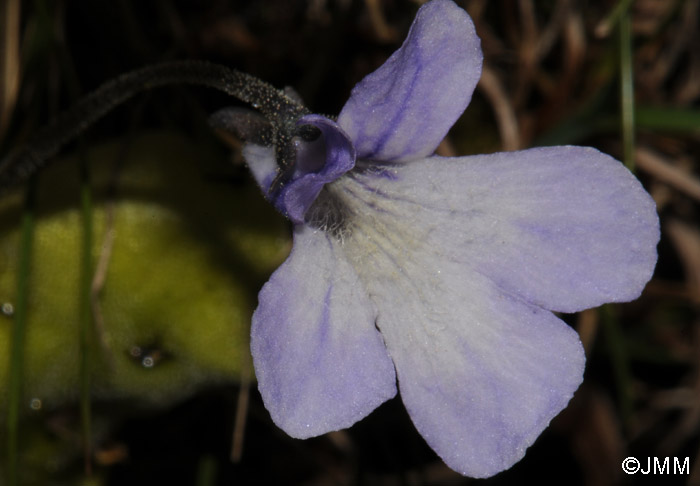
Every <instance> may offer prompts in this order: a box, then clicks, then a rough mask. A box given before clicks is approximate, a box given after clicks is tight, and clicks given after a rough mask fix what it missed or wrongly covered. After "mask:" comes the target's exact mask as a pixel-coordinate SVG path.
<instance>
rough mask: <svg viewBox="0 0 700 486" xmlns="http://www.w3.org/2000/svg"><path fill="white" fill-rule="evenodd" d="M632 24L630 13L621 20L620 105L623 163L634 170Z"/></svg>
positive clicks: (626, 13)
mask: <svg viewBox="0 0 700 486" xmlns="http://www.w3.org/2000/svg"><path fill="white" fill-rule="evenodd" d="M631 24H632V22H631V20H630V15H629V13H628V12H625V14H623V15H622V17H621V18H620V24H619V29H620V103H621V111H622V161H623V162H624V163H625V166H627V168H628V169H629V170H632V171H633V170H634V144H635V142H634V73H633V70H634V66H633V63H632V25H631Z"/></svg>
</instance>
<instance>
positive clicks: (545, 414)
mask: <svg viewBox="0 0 700 486" xmlns="http://www.w3.org/2000/svg"><path fill="white" fill-rule="evenodd" d="M445 263H446V262H444V261H442V260H440V259H437V260H433V259H431V258H426V259H425V260H423V261H417V262H416V263H415V265H412V266H411V267H410V268H409V270H407V276H409V278H410V279H411V281H410V283H409V281H406V283H405V284H404V285H391V284H390V282H389V280H385V281H384V283H383V284H382V285H377V286H376V287H372V288H371V290H370V292H371V293H372V296H373V300H374V302H375V303H376V305H377V307H378V308H379V314H378V317H377V325H378V327H379V329H380V330H381V332H382V335H383V336H384V339H385V341H386V344H387V348H388V350H389V354H390V356H391V357H392V359H393V360H394V364H395V366H396V372H397V375H398V379H399V388H400V390H401V397H402V399H403V402H404V404H405V405H406V409H407V410H408V413H409V415H410V416H411V419H412V420H413V422H414V424H415V426H416V428H417V429H418V431H419V432H420V433H421V435H422V436H423V437H424V438H425V440H426V441H427V443H428V444H429V445H430V446H431V447H432V448H433V449H434V450H435V452H437V454H438V455H439V456H440V457H441V458H442V459H443V460H444V461H445V463H446V464H447V465H448V466H450V467H451V468H453V469H454V470H456V471H458V472H460V473H461V474H464V475H467V476H471V477H489V476H492V475H494V474H496V473H498V472H500V471H502V470H504V469H507V468H509V467H511V466H512V465H513V464H515V463H516V462H517V461H519V460H520V459H521V458H522V457H523V455H524V454H525V450H526V449H527V448H528V447H529V446H530V445H531V444H532V443H533V442H534V441H535V439H536V438H537V437H538V436H539V435H540V433H541V432H542V431H543V430H544V428H545V427H547V425H548V424H549V422H550V420H551V419H552V418H554V417H555V416H556V415H557V414H558V413H559V412H560V411H561V410H562V409H563V408H564V407H566V405H567V403H568V402H569V400H570V399H571V397H572V396H573V393H574V391H575V390H576V388H578V386H579V384H580V383H581V381H582V380H583V369H584V362H585V358H584V354H583V348H582V346H581V344H580V341H579V339H578V335H577V334H576V332H574V331H573V330H572V329H571V328H570V327H568V326H567V325H566V324H564V323H563V322H561V321H560V320H559V319H557V318H556V317H554V315H552V314H551V313H550V312H549V311H546V310H543V309H541V308H539V307H536V306H533V305H531V304H528V303H526V302H523V301H521V300H518V299H517V298H514V297H513V296H509V295H507V294H505V293H502V292H501V291H500V290H499V289H497V288H496V287H495V286H493V284H491V283H490V282H488V280H487V279H486V278H485V277H482V276H479V275H478V274H468V273H462V272H461V270H462V269H461V268H451V269H449V268H448V269H446V270H442V271H440V275H439V276H438V279H439V283H433V282H431V285H428V286H421V285H420V279H421V278H423V279H424V280H425V277H422V276H421V273H423V272H431V273H432V275H430V274H429V276H428V279H427V280H428V281H429V282H430V281H431V280H432V278H431V277H433V278H434V277H435V276H436V271H435V268H445V266H444V265H445ZM389 268H391V266H390V265H389V266H386V265H384V264H383V263H379V262H378V263H377V264H376V267H375V268H374V269H373V270H372V271H371V272H372V273H373V274H374V275H373V277H372V278H375V279H376V278H377V277H378V275H379V273H380V272H382V271H383V270H388V269H389Z"/></svg>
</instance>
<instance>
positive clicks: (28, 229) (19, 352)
mask: <svg viewBox="0 0 700 486" xmlns="http://www.w3.org/2000/svg"><path fill="white" fill-rule="evenodd" d="M34 186H35V184H34V180H33V179H32V180H30V182H29V184H28V185H27V196H26V199H25V205H24V211H23V213H22V229H21V236H20V249H19V268H18V270H17V300H16V302H15V307H14V319H13V321H12V341H11V343H12V344H11V348H10V380H9V387H8V388H9V397H8V412H7V428H8V430H7V454H8V458H7V470H8V484H9V485H10V486H17V485H18V484H19V470H20V468H19V416H20V409H21V404H22V381H23V377H24V343H25V336H26V332H27V329H26V327H27V326H26V324H27V301H28V294H29V280H30V276H31V275H30V274H31V257H32V246H33V239H34Z"/></svg>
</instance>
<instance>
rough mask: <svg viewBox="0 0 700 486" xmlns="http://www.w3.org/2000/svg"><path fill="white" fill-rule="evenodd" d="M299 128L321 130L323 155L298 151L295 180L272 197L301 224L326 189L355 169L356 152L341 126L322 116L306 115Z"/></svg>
mask: <svg viewBox="0 0 700 486" xmlns="http://www.w3.org/2000/svg"><path fill="white" fill-rule="evenodd" d="M297 124H298V125H312V126H314V127H316V128H318V129H319V130H321V134H322V140H321V142H323V143H324V144H325V147H324V149H323V150H322V151H320V152H319V151H318V150H314V149H309V150H304V148H303V147H302V148H300V149H299V150H297V161H296V167H295V171H294V174H293V175H292V179H291V180H290V181H289V182H287V183H286V184H285V185H284V186H282V188H281V189H280V190H279V191H278V192H277V193H276V194H273V195H272V202H273V204H274V205H275V207H276V208H277V209H278V210H279V211H280V212H281V213H282V214H284V215H285V216H287V217H288V218H289V219H290V220H291V221H292V222H293V223H296V224H301V223H303V222H304V216H305V215H306V212H307V211H308V209H309V207H311V204H312V203H313V202H314V200H315V199H316V197H317V196H318V194H319V193H320V192H321V189H323V186H324V185H325V184H328V183H329V182H333V181H334V180H336V179H337V178H339V177H340V176H342V175H343V174H345V173H346V172H347V171H349V170H350V169H352V168H353V167H354V166H355V148H354V146H353V144H352V142H351V141H350V138H349V137H348V136H347V135H346V134H345V132H344V131H343V129H342V128H340V126H338V124H337V123H335V122H334V121H332V120H329V119H328V118H325V117H323V116H321V115H306V116H304V117H302V118H301V119H299V121H298V122H297ZM300 143H304V142H300Z"/></svg>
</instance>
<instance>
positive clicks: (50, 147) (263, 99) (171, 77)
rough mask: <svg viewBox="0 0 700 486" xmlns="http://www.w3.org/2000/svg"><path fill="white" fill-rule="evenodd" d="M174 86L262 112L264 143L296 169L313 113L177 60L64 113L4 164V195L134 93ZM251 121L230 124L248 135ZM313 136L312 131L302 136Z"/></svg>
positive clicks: (125, 78) (239, 76) (224, 72)
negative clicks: (210, 91) (299, 142)
mask: <svg viewBox="0 0 700 486" xmlns="http://www.w3.org/2000/svg"><path fill="white" fill-rule="evenodd" d="M172 84H192V85H200V86H207V87H210V88H214V89H217V90H219V91H223V92H224V93H226V94H229V95H231V96H233V97H234V98H237V99H238V100H240V101H243V102H245V103H248V104H249V105H251V106H252V107H253V108H255V109H256V110H258V111H259V112H260V113H261V114H262V115H263V117H264V120H265V121H266V123H268V124H269V126H267V127H266V130H265V131H261V130H258V132H259V135H258V138H257V140H258V142H260V143H263V144H264V145H266V146H274V147H275V150H276V158H277V160H278V162H279V166H280V168H281V172H280V176H279V183H280V184H281V183H282V182H283V179H284V173H285V171H286V170H288V169H289V168H290V167H292V166H293V165H294V157H295V151H294V148H293V140H292V139H293V137H294V136H295V135H296V134H297V132H298V131H299V130H298V128H297V126H296V122H297V120H298V119H299V118H300V117H302V116H303V115H306V114H308V113H309V110H308V109H306V108H305V107H304V106H302V105H301V104H300V103H298V102H297V101H295V100H293V99H292V98H290V97H289V96H287V95H286V94H285V92H284V91H281V90H278V89H276V88H274V87H273V86H271V85H270V84H268V83H266V82H264V81H261V80H260V79H258V78H256V77H254V76H251V75H250V74H246V73H242V72H240V71H237V70H235V69H230V68H227V67H225V66H220V65H217V64H212V63H209V62H203V61H175V62H168V63H163V64H157V65H154V66H149V67H146V68H143V69H139V70H136V71H132V72H129V73H126V74H123V75H121V76H119V77H118V78H116V79H114V80H112V81H109V82H107V83H105V84H104V85H102V86H101V87H99V88H98V89H96V90H95V91H93V92H92V93H90V94H89V95H87V96H85V97H84V98H82V99H81V100H80V101H78V102H77V103H76V104H75V105H74V106H73V107H72V108H70V109H69V110H68V111H66V112H64V113H61V114H60V115H59V116H58V117H57V118H56V119H54V120H53V121H52V122H51V123H50V124H49V125H48V126H46V127H45V128H43V129H42V130H40V131H39V132H38V133H37V134H36V135H35V136H34V138H33V139H32V140H31V141H30V142H29V143H28V144H27V145H26V146H24V147H22V148H20V149H18V150H16V151H15V152H13V153H11V154H10V155H8V156H7V157H6V158H4V159H3V160H2V161H0V192H2V191H4V190H7V189H8V188H9V187H12V186H14V185H17V184H19V183H21V182H24V181H25V180H27V179H28V178H29V176H30V175H31V174H33V173H35V172H37V171H38V170H39V169H41V167H43V166H44V165H45V164H46V163H47V162H48V161H49V160H50V158H51V157H53V156H54V155H56V153H57V152H58V151H59V150H60V149H61V147H63V145H65V144H66V143H68V142H69V141H71V140H72V139H74V138H75V137H76V136H77V135H79V134H80V133H81V132H83V131H84V130H85V129H87V128H88V127H89V126H91V125H92V124H93V123H95V122H96V121H98V120H99V119H100V118H102V117H103V116H104V115H106V114H107V113H109V112H110V111H111V110H113V109H114V108H116V107H117V106H119V105H120V104H122V103H124V102H125V101H127V100H128V99H130V98H132V97H133V96H134V95H136V94H138V93H141V92H143V91H147V90H150V89H153V88H157V87H161V86H166V85H172ZM247 120H249V118H245V117H240V118H238V119H236V120H233V121H231V122H230V124H229V127H230V128H231V129H238V130H242V131H243V132H244V133H245V131H246V128H245V123H246V121H247ZM302 134H306V136H307V138H308V136H309V135H308V130H307V131H306V132H302Z"/></svg>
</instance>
